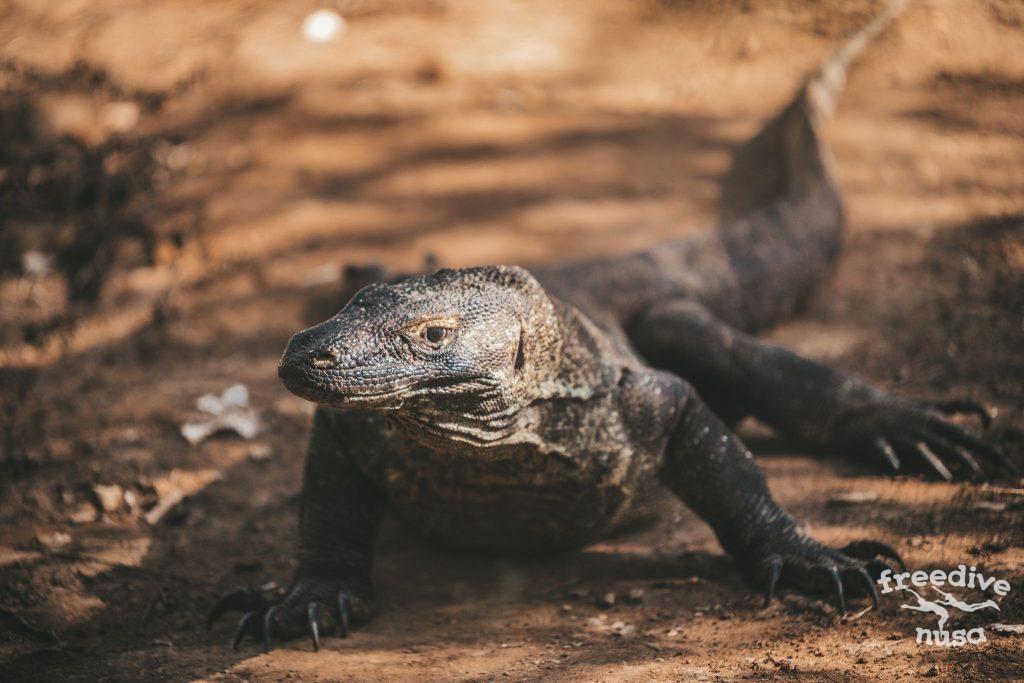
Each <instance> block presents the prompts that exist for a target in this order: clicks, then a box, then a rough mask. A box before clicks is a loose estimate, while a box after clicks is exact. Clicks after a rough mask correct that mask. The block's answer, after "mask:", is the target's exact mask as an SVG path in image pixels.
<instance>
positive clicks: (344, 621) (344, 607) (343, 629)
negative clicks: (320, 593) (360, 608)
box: [338, 591, 352, 638]
mask: <svg viewBox="0 0 1024 683" xmlns="http://www.w3.org/2000/svg"><path fill="white" fill-rule="evenodd" d="M351 618H352V600H351V598H349V596H348V593H346V592H345V591H340V592H339V593H338V637H339V638H348V622H349V620H350V619H351Z"/></svg>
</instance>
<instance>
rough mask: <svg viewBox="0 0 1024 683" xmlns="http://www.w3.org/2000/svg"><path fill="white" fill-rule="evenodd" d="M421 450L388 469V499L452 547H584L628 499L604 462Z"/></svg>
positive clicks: (530, 452) (520, 450)
mask: <svg viewBox="0 0 1024 683" xmlns="http://www.w3.org/2000/svg"><path fill="white" fill-rule="evenodd" d="M416 450H417V452H416V453H414V454H410V456H411V457H410V458H409V459H407V460H404V461H401V462H391V463H389V464H387V465H385V466H384V468H383V471H382V472H381V474H382V476H383V480H384V486H385V488H386V490H387V491H388V496H389V501H390V503H391V506H392V508H393V509H394V510H395V511H396V513H397V514H398V515H399V517H400V518H402V519H403V520H404V521H405V522H407V523H409V524H410V525H412V526H413V527H415V528H417V529H418V530H419V531H421V532H422V533H424V534H425V535H426V536H428V537H430V538H432V539H434V540H436V541H438V542H441V543H444V544H445V545H449V546H457V547H463V548H474V549H480V550H492V551H511V552H542V551H550V550H555V549H562V548H565V549H568V548H573V547H579V546H581V545H584V544H586V543H588V542H590V541H592V540H594V539H596V538H597V537H599V536H600V535H601V533H602V532H603V531H605V530H606V529H607V528H608V527H609V526H610V525H611V524H612V523H613V522H614V520H615V519H616V518H617V517H618V516H619V514H620V513H621V512H622V511H623V509H624V508H625V507H627V506H628V503H629V499H628V498H629V497H628V495H627V494H626V492H625V491H624V489H623V488H622V487H621V486H618V485H615V484H614V483H612V482H611V481H610V479H609V477H608V476H606V473H604V472H602V471H601V468H600V467H587V466H581V465H580V461H579V460H577V459H572V460H563V459H561V458H556V457H553V456H551V455H550V454H545V453H541V452H539V451H536V450H535V449H534V448H533V447H531V446H521V447H516V448H513V449H509V450H508V452H497V453H488V454H487V455H486V456H483V457H479V458H466V457H461V456H454V457H453V456H452V455H451V454H447V453H441V452H436V451H430V450H427V449H416ZM584 462H585V461H584Z"/></svg>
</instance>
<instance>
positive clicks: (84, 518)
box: [68, 503, 100, 524]
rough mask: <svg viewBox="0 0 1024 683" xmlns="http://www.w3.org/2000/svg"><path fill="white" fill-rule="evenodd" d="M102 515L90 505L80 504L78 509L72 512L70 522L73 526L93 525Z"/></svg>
mask: <svg viewBox="0 0 1024 683" xmlns="http://www.w3.org/2000/svg"><path fill="white" fill-rule="evenodd" d="M99 516H100V513H99V512H97V511H96V508H95V507H93V506H92V505H90V504H89V503H79V504H78V507H76V508H75V509H74V510H72V511H71V514H70V515H68V520H69V521H70V522H71V523H72V524H91V523H92V522H95V521H96V520H97V519H99Z"/></svg>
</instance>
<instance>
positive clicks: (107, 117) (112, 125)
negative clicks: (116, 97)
mask: <svg viewBox="0 0 1024 683" xmlns="http://www.w3.org/2000/svg"><path fill="white" fill-rule="evenodd" d="M139 114H140V111H139V105H137V104H135V103H134V102H128V101H124V102H110V103H108V104H106V105H104V106H103V110H102V111H101V112H100V122H101V123H102V125H103V127H104V128H106V129H107V130H108V131H110V132H111V133H127V132H128V131H130V130H131V129H132V128H134V127H135V126H137V125H138V123H139Z"/></svg>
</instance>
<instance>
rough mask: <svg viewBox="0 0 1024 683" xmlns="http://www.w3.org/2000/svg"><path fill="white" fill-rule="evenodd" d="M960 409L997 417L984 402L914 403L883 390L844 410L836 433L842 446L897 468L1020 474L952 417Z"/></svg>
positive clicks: (953, 474)
mask: <svg viewBox="0 0 1024 683" xmlns="http://www.w3.org/2000/svg"><path fill="white" fill-rule="evenodd" d="M956 413H970V414H973V415H978V416H979V417H981V418H982V421H983V422H986V421H987V420H990V419H991V413H990V412H989V411H988V410H987V409H986V408H985V407H984V406H982V405H980V404H976V403H972V402H970V401H945V402H940V403H914V402H912V401H906V400H903V399H897V398H894V397H891V396H889V397H885V396H883V397H882V398H879V399H877V400H876V401H875V402H873V403H870V404H868V405H865V406H860V407H858V408H856V409H854V410H850V411H849V412H848V413H846V414H844V415H843V416H842V419H841V420H839V421H837V423H836V433H835V434H834V435H833V436H834V438H835V441H836V443H837V444H840V448H841V449H852V454H854V455H857V456H858V458H861V457H864V456H869V457H872V458H874V459H876V460H878V459H881V460H882V461H883V462H885V464H886V466H887V468H888V469H890V470H891V471H892V472H893V473H901V472H905V471H908V470H915V471H921V472H924V473H926V474H928V475H931V476H934V477H937V478H938V479H940V480H943V481H947V482H948V481H953V480H954V479H957V478H961V479H969V480H973V481H984V480H985V479H986V478H988V477H990V476H995V475H997V474H1003V475H1007V474H1008V475H1010V476H1018V475H1019V469H1018V467H1017V466H1016V464H1015V463H1014V462H1013V461H1012V460H1011V459H1010V458H1008V457H1007V456H1006V454H1004V453H1002V452H1001V451H1000V450H999V449H998V448H995V447H993V446H991V445H989V444H987V443H986V442H985V441H983V440H981V439H979V438H978V437H976V436H973V435H971V434H969V433H968V432H967V431H965V430H964V429H962V428H961V427H959V426H958V425H956V424H953V423H952V422H950V421H948V420H947V419H946V417H947V416H948V415H950V414H956Z"/></svg>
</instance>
